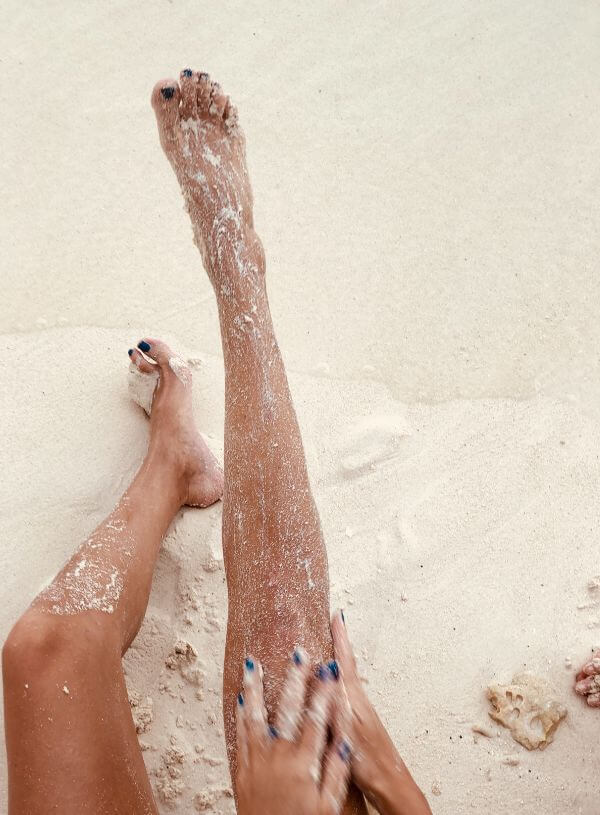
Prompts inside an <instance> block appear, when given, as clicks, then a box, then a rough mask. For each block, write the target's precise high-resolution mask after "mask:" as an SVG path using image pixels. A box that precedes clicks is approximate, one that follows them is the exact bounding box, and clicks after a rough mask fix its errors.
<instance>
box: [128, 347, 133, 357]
mask: <svg viewBox="0 0 600 815" xmlns="http://www.w3.org/2000/svg"><path fill="white" fill-rule="evenodd" d="M127 353H128V354H129V356H131V355H132V354H133V348H130V349H129V351H128V352H127Z"/></svg>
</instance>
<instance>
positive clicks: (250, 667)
mask: <svg viewBox="0 0 600 815" xmlns="http://www.w3.org/2000/svg"><path fill="white" fill-rule="evenodd" d="M244 665H245V666H246V670H247V671H253V670H254V662H253V661H252V660H251V659H249V658H248V657H247V658H246V661H245V662H244Z"/></svg>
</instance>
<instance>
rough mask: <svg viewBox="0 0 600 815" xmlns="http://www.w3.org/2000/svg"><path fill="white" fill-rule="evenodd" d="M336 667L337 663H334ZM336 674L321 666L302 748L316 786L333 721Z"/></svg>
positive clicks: (305, 725) (301, 740) (304, 729)
mask: <svg viewBox="0 0 600 815" xmlns="http://www.w3.org/2000/svg"><path fill="white" fill-rule="evenodd" d="M332 664H333V665H335V663H332ZM336 674H337V665H336V668H335V672H334V671H332V669H331V668H330V667H329V666H328V665H319V667H318V668H317V672H316V685H315V687H314V691H313V694H312V698H311V700H310V704H309V706H308V711H307V713H306V718H305V720H304V727H303V729H302V736H301V738H300V747H301V749H302V752H303V753H304V754H305V755H306V756H307V757H308V759H309V762H310V773H311V776H312V778H313V781H314V782H315V783H316V784H319V783H320V780H321V760H322V758H323V751H324V750H325V743H326V741H327V728H328V726H329V724H330V721H331V711H332V708H333V704H332V703H333V698H334V693H335V689H336V686H337V680H336Z"/></svg>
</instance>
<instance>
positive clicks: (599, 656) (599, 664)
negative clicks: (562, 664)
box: [575, 651, 600, 707]
mask: <svg viewBox="0 0 600 815" xmlns="http://www.w3.org/2000/svg"><path fill="white" fill-rule="evenodd" d="M575 690H576V691H577V693H579V694H581V696H585V700H586V702H587V703H588V705H589V706H590V707H600V651H596V652H595V653H594V654H592V658H591V659H590V660H589V661H588V662H586V663H585V665H584V666H583V667H582V668H581V670H580V671H579V673H578V674H577V676H576V677H575Z"/></svg>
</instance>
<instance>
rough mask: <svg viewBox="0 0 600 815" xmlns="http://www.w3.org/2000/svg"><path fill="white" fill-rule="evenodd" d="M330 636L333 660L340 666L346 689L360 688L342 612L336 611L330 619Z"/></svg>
mask: <svg viewBox="0 0 600 815" xmlns="http://www.w3.org/2000/svg"><path fill="white" fill-rule="evenodd" d="M331 636H332V638H333V648H334V651H335V658H336V660H337V663H338V665H339V666H340V672H341V675H342V679H343V680H344V683H345V685H346V687H347V688H348V689H352V688H355V687H361V685H360V680H359V678H358V673H357V670H356V659H355V658H354V652H353V651H352V645H351V644H350V638H349V637H348V630H347V628H346V621H345V619H344V612H343V611H342V610H341V609H338V610H337V611H336V612H334V614H333V617H332V618H331Z"/></svg>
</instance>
